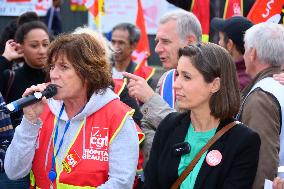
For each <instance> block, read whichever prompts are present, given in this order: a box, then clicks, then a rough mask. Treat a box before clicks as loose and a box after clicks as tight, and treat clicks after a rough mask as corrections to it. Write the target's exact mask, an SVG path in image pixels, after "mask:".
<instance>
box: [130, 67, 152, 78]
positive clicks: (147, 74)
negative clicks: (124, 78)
mask: <svg viewBox="0 0 284 189" xmlns="http://www.w3.org/2000/svg"><path fill="white" fill-rule="evenodd" d="M154 73H155V68H152V67H150V66H143V65H141V64H137V66H136V68H135V70H134V72H133V74H134V75H138V76H140V77H142V78H144V79H145V80H146V81H148V80H149V79H151V77H152V76H153V75H154Z"/></svg>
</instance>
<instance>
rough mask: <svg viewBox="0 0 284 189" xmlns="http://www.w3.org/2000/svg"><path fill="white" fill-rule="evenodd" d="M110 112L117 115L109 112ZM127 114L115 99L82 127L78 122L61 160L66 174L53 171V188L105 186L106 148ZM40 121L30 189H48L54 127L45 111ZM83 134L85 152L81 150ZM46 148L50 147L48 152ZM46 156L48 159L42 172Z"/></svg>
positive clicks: (106, 171)
mask: <svg viewBox="0 0 284 189" xmlns="http://www.w3.org/2000/svg"><path fill="white" fill-rule="evenodd" d="M114 109H115V110H117V111H113V110H114ZM118 109H119V110H118ZM130 113H131V112H130V111H129V107H128V106H126V105H124V104H123V103H122V102H120V101H119V100H117V99H116V100H112V101H111V102H109V103H108V104H106V105H105V106H104V107H103V108H101V109H100V110H98V111H97V112H95V113H94V114H92V115H90V116H89V117H87V119H86V123H85V124H84V121H82V123H81V124H80V128H79V129H78V131H77V134H76V138H74V141H73V142H72V144H71V145H70V146H69V150H68V153H67V154H66V156H65V158H64V160H65V161H66V162H65V164H64V166H62V167H66V170H67V171H66V170H65V169H64V168H63V169H62V171H61V172H60V173H59V172H58V171H56V172H57V178H56V180H55V181H54V183H55V182H56V184H54V185H56V186H54V188H56V187H58V188H68V189H69V188H72V189H73V188H80V187H81V186H89V188H95V187H97V186H100V185H101V184H103V183H105V182H106V181H107V180H108V151H109V145H110V144H111V143H112V141H113V139H114V138H115V136H116V134H117V132H118V131H119V130H120V128H121V126H122V125H123V124H124V122H125V119H126V117H127V116H128V115H130ZM41 120H42V122H43V125H42V128H41V130H40V133H39V138H38V147H37V149H36V151H35V156H34V160H33V166H32V172H31V188H33V187H34V185H36V187H37V188H43V189H45V188H49V187H50V184H51V182H50V180H49V178H48V173H49V171H50V169H51V162H52V152H53V150H54V149H53V145H52V144H51V145H49V142H50V138H51V135H52V132H53V128H54V123H55V116H54V115H53V114H52V113H51V111H50V110H49V108H48V107H46V108H45V110H44V112H43V114H42V115H41ZM71 126H72V125H71ZM84 127H85V128H84ZM84 131H85V148H84V149H83V137H84V136H83V135H84V134H83V133H84ZM52 143H53V142H52ZM48 146H50V149H49V150H48ZM47 152H48V156H47V154H46V153H47ZM46 156H47V157H48V158H47V166H46V168H45V161H46ZM63 162H64V161H63ZM57 163H59V162H57ZM60 163H61V162H60ZM68 164H69V165H68ZM72 166H74V167H73V168H72ZM70 170H71V171H70ZM69 171H70V172H69ZM68 172H69V173H68ZM32 177H33V178H32ZM76 186H77V187H76Z"/></svg>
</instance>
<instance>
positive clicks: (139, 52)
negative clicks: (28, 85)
mask: <svg viewBox="0 0 284 189" xmlns="http://www.w3.org/2000/svg"><path fill="white" fill-rule="evenodd" d="M137 7H138V8H137V16H136V26H137V27H138V28H139V29H140V32H141V38H140V40H139V42H138V44H137V48H136V51H135V52H134V53H133V54H132V56H133V59H134V61H135V62H136V63H138V64H141V65H142V66H147V61H146V59H147V58H148V56H149V55H150V49H149V41H148V36H147V32H146V26H145V19H144V13H143V8H142V5H141V1H140V0H137Z"/></svg>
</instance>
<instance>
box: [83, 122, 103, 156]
mask: <svg viewBox="0 0 284 189" xmlns="http://www.w3.org/2000/svg"><path fill="white" fill-rule="evenodd" d="M89 141H90V143H89V144H90V145H89V148H85V149H84V150H83V156H82V158H83V159H91V160H97V161H108V128H101V127H92V131H91V136H90V140H89Z"/></svg>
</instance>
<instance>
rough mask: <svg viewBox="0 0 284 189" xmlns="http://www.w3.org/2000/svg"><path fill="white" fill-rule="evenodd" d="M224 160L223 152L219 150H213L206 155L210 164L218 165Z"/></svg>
mask: <svg viewBox="0 0 284 189" xmlns="http://www.w3.org/2000/svg"><path fill="white" fill-rule="evenodd" d="M221 160H222V154H221V153H220V152H219V151H218V150H211V151H210V152H209V153H208V154H207V156H206V162H207V163H208V165H210V166H216V165H218V164H219V163H220V162H221Z"/></svg>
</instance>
